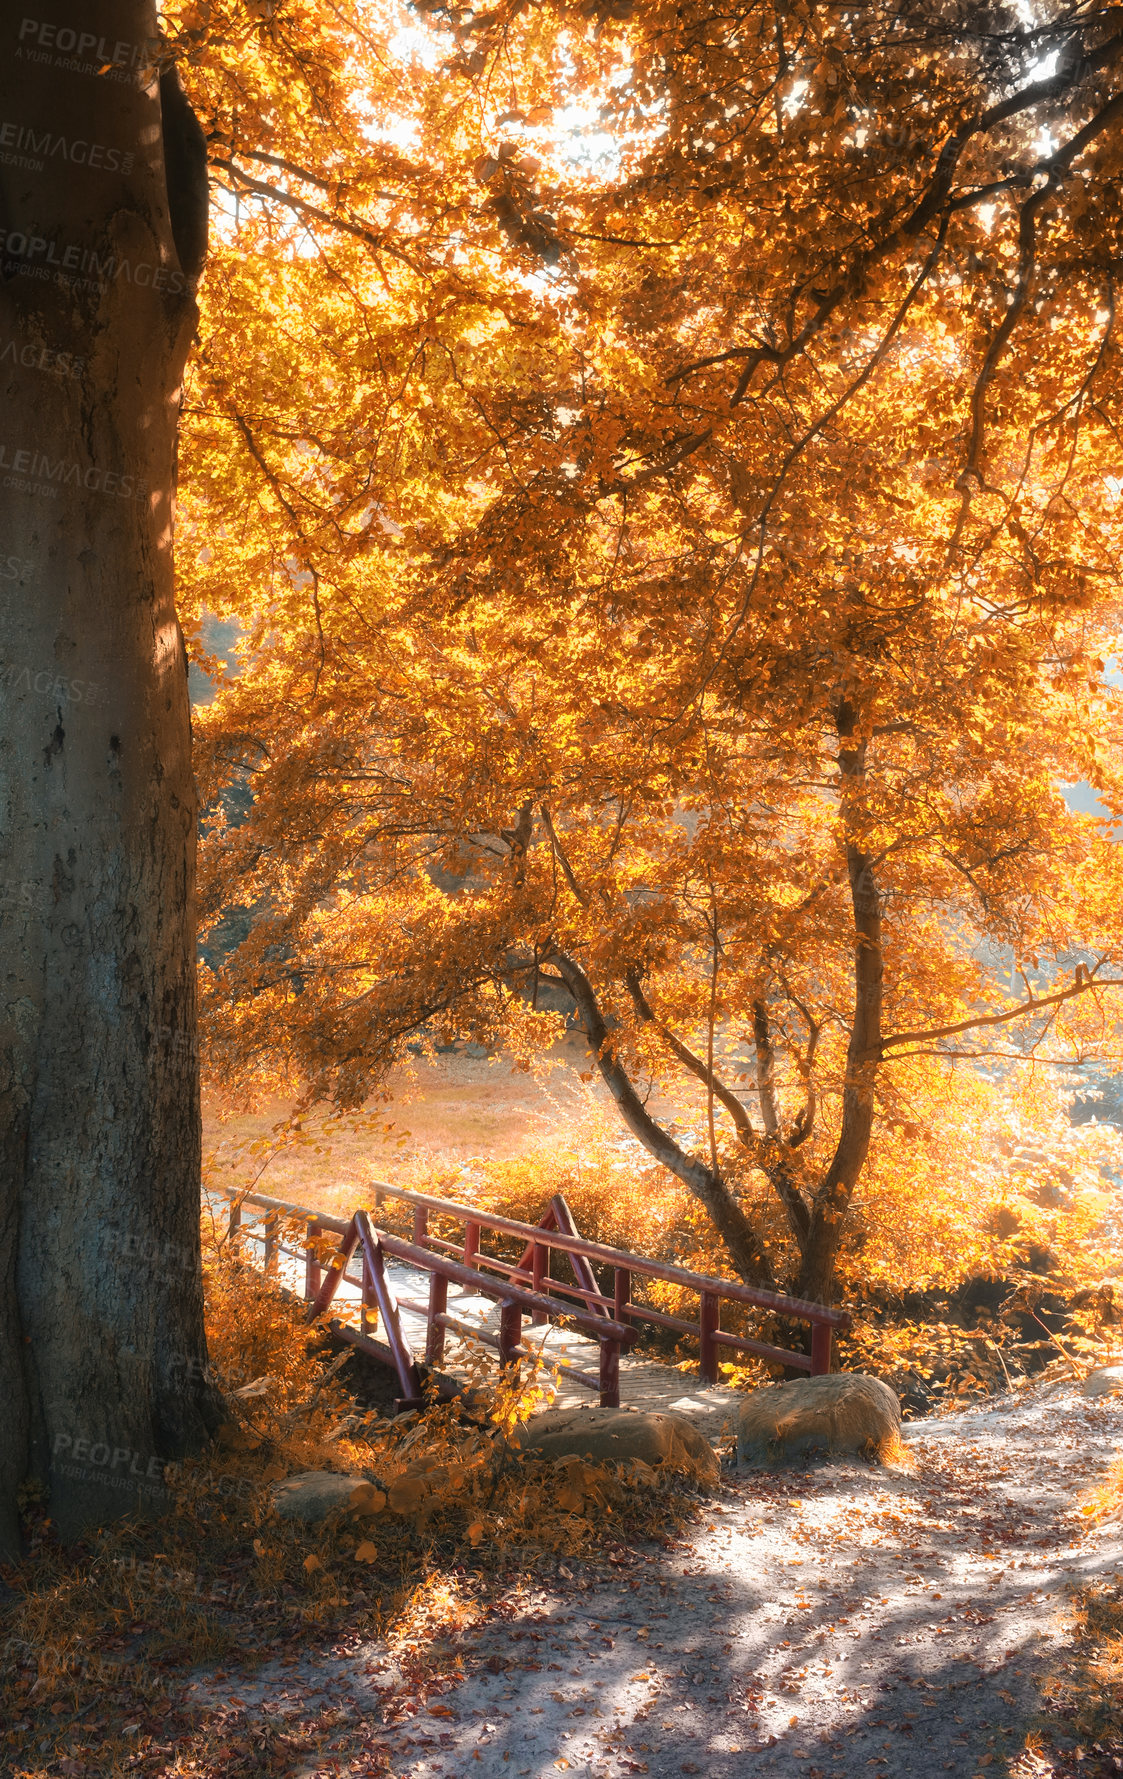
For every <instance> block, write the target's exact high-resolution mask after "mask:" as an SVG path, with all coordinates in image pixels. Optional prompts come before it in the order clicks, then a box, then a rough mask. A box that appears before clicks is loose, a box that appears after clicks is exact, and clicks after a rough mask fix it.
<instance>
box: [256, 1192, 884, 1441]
mask: <svg viewBox="0 0 1123 1779" xmlns="http://www.w3.org/2000/svg"><path fill="white" fill-rule="evenodd" d="M373 1190H374V1194H375V1205H376V1207H377V1206H379V1205H381V1204H382V1203H383V1202H384V1201H385V1200H386V1199H391V1200H394V1201H396V1202H398V1203H401V1204H403V1205H405V1206H406V1207H407V1208H409V1209H411V1210H412V1213H413V1240H412V1241H411V1242H407V1241H403V1240H402V1238H401V1237H399V1236H395V1235H392V1234H390V1233H389V1232H387V1231H384V1230H381V1229H376V1228H375V1227H374V1226H373V1225H372V1224H371V1223H370V1220H369V1217H368V1214H367V1213H366V1212H363V1211H359V1212H356V1214H355V1216H354V1217H352V1218H351V1219H350V1220H349V1221H347V1222H344V1221H343V1220H342V1219H341V1218H336V1217H329V1216H327V1215H325V1214H324V1213H323V1212H319V1211H313V1210H309V1209H308V1208H307V1207H305V1206H301V1205H295V1204H290V1203H287V1202H286V1201H285V1200H283V1199H275V1198H269V1197H267V1196H265V1195H264V1194H260V1193H245V1194H239V1193H238V1192H237V1191H235V1190H234V1189H231V1188H223V1189H222V1196H223V1197H225V1198H226V1199H228V1200H229V1201H230V1211H229V1229H230V1231H231V1233H233V1232H234V1231H236V1230H237V1229H238V1228H239V1227H240V1226H241V1224H242V1222H243V1216H244V1212H245V1210H246V1209H247V1208H249V1209H250V1210H251V1218H252V1221H254V1222H260V1223H262V1224H263V1226H264V1228H263V1234H262V1236H261V1237H260V1238H259V1239H260V1240H261V1242H262V1245H263V1248H264V1263H265V1269H266V1271H267V1272H270V1271H273V1270H275V1269H276V1265H277V1261H278V1257H279V1255H281V1254H282V1253H283V1254H286V1255H290V1256H292V1257H293V1258H294V1259H296V1260H298V1261H301V1260H302V1261H303V1263H304V1283H303V1295H304V1297H305V1298H306V1299H307V1300H308V1301H309V1304H310V1313H311V1315H312V1316H316V1315H321V1314H323V1313H324V1312H325V1311H326V1310H327V1308H328V1307H329V1305H330V1303H331V1300H332V1298H333V1296H334V1294H335V1291H336V1289H337V1288H338V1285H339V1284H340V1283H341V1282H342V1281H343V1280H346V1281H347V1282H348V1283H349V1284H351V1285H354V1286H356V1287H358V1288H359V1289H360V1292H361V1302H362V1326H361V1327H360V1329H358V1330H349V1329H348V1328H346V1327H344V1326H342V1325H340V1326H339V1330H338V1331H339V1332H340V1333H341V1334H342V1335H344V1337H345V1338H347V1339H352V1340H354V1341H355V1343H356V1344H358V1345H362V1346H364V1347H366V1348H368V1350H371V1351H373V1352H375V1353H376V1356H377V1357H379V1358H382V1359H385V1360H387V1361H390V1362H392V1363H393V1364H394V1366H395V1368H396V1370H397V1371H398V1375H399V1378H400V1379H401V1382H402V1385H403V1393H404V1399H405V1400H408V1401H413V1400H416V1399H417V1398H418V1397H419V1396H420V1373H419V1372H418V1370H417V1363H416V1360H415V1358H414V1356H413V1354H412V1351H411V1349H410V1348H409V1343H408V1341H406V1339H405V1336H404V1334H403V1333H402V1329H401V1323H400V1317H399V1316H398V1313H397V1311H398V1305H399V1304H400V1305H401V1307H402V1308H406V1309H409V1310H411V1311H413V1312H414V1313H416V1314H419V1315H422V1316H424V1317H425V1320H426V1347H425V1357H426V1361H427V1362H428V1363H429V1364H430V1365H433V1366H439V1365H440V1363H441V1361H442V1359H443V1355H444V1340H445V1333H446V1331H447V1330H449V1329H457V1330H466V1329H470V1331H471V1332H472V1333H473V1334H474V1335H475V1336H476V1338H477V1339H482V1340H483V1341H485V1342H486V1343H487V1344H489V1345H492V1346H494V1347H496V1348H497V1349H498V1352H499V1356H500V1359H501V1361H502V1362H503V1363H510V1362H512V1361H514V1360H517V1359H519V1358H520V1357H524V1356H525V1353H526V1349H524V1348H523V1346H522V1342H521V1326H522V1318H523V1316H524V1315H526V1316H528V1317H529V1318H530V1320H531V1321H532V1322H533V1323H535V1324H539V1325H541V1324H543V1323H546V1322H555V1321H565V1322H567V1323H570V1324H572V1325H574V1326H576V1327H578V1328H580V1329H581V1331H582V1333H585V1334H587V1335H589V1336H590V1337H591V1338H592V1339H595V1340H596V1341H598V1343H599V1345H600V1367H599V1372H598V1374H597V1375H596V1376H594V1375H593V1374H591V1373H586V1372H582V1371H578V1370H576V1368H574V1367H572V1366H567V1367H566V1376H567V1377H568V1378H572V1379H573V1381H574V1382H577V1383H580V1384H582V1385H584V1386H586V1387H587V1388H590V1389H596V1390H598V1391H599V1393H600V1398H601V1402H602V1404H603V1405H604V1406H606V1407H615V1406H617V1405H618V1403H619V1399H620V1398H619V1357H620V1350H621V1348H622V1347H624V1346H627V1345H630V1344H631V1342H632V1341H633V1340H634V1339H635V1338H636V1335H637V1334H638V1332H639V1324H641V1323H645V1322H647V1323H651V1324H653V1325H654V1326H656V1327H660V1328H669V1329H671V1330H673V1331H674V1332H676V1333H680V1334H686V1335H695V1336H696V1337H697V1340H698V1347H699V1365H700V1370H701V1374H702V1377H703V1379H704V1380H705V1382H706V1383H708V1384H714V1383H716V1382H717V1381H718V1367H719V1364H720V1358H721V1354H722V1352H723V1351H725V1352H738V1353H753V1354H756V1355H757V1356H759V1357H761V1358H764V1359H767V1360H770V1361H771V1362H772V1363H774V1364H780V1365H784V1366H790V1367H794V1368H796V1369H799V1370H803V1371H808V1372H810V1373H811V1375H812V1376H813V1377H814V1376H818V1375H820V1374H821V1373H823V1372H827V1371H829V1370H830V1367H831V1349H832V1340H833V1334H834V1330H835V1329H836V1328H837V1329H843V1328H846V1327H847V1326H848V1325H849V1322H850V1315H849V1312H848V1311H846V1310H843V1309H836V1308H834V1307H833V1306H831V1305H827V1304H818V1303H811V1302H808V1301H807V1300H806V1299H803V1298H796V1297H787V1296H784V1295H783V1294H781V1293H779V1292H775V1291H765V1290H761V1289H759V1288H757V1287H756V1286H752V1285H744V1284H742V1283H741V1282H740V1281H738V1280H733V1279H720V1278H714V1277H711V1276H710V1275H708V1274H705V1273H696V1272H691V1271H688V1270H687V1269H686V1268H685V1267H680V1266H672V1265H670V1264H669V1263H668V1262H666V1261H661V1260H649V1259H648V1258H646V1256H644V1255H640V1254H632V1253H629V1252H627V1251H626V1250H625V1249H623V1248H610V1247H606V1246H605V1245H604V1244H603V1243H601V1242H591V1241H588V1240H586V1238H585V1237H584V1236H582V1235H580V1234H579V1233H578V1231H577V1229H576V1226H575V1225H574V1222H573V1218H572V1215H571V1213H570V1210H569V1206H568V1205H567V1204H566V1202H565V1199H564V1198H563V1197H562V1196H561V1195H560V1194H558V1195H557V1196H556V1197H555V1198H554V1199H553V1200H552V1201H551V1204H550V1207H549V1209H548V1210H547V1212H546V1215H545V1216H544V1218H543V1220H542V1221H541V1222H540V1223H520V1222H518V1221H516V1220H515V1219H514V1218H511V1217H501V1216H498V1215H496V1214H494V1213H492V1212H488V1211H482V1210H480V1209H478V1207H476V1206H474V1205H467V1204H461V1203H458V1202H457V1201H456V1200H453V1199H445V1198H436V1197H433V1196H431V1195H430V1194H428V1193H422V1192H411V1191H409V1190H408V1189H407V1188H405V1187H402V1186H391V1185H389V1184H387V1183H385V1182H383V1181H378V1182H376V1183H375V1185H374V1188H373ZM430 1218H442V1219H446V1220H450V1221H452V1222H454V1223H459V1224H460V1225H462V1227H463V1236H462V1237H461V1239H460V1240H459V1241H450V1240H449V1239H448V1238H447V1237H444V1236H440V1235H438V1234H436V1233H435V1232H434V1231H432V1230H431V1228H430ZM294 1222H300V1223H303V1224H304V1238H305V1239H304V1242H303V1244H302V1245H301V1246H300V1247H299V1248H295V1247H290V1246H288V1245H287V1244H285V1243H283V1242H282V1240H281V1231H282V1226H283V1225H285V1224H287V1225H288V1226H289V1227H290V1228H291V1226H292V1224H293V1223H294ZM484 1230H488V1231H491V1232H493V1233H494V1234H496V1235H502V1236H508V1237H515V1238H518V1239H520V1240H521V1241H522V1242H523V1243H524V1249H523V1254H522V1257H521V1259H520V1260H519V1261H518V1262H511V1261H509V1260H504V1259H501V1258H499V1257H497V1256H495V1255H491V1254H487V1253H486V1252H483V1251H482V1250H481V1248H480V1237H481V1234H482V1232H483V1231H484ZM330 1235H338V1236H339V1237H341V1238H342V1240H341V1243H340V1247H339V1250H338V1252H337V1253H336V1254H335V1255H334V1256H332V1258H331V1260H330V1262H329V1264H328V1265H327V1266H326V1267H325V1265H324V1259H325V1254H324V1238H325V1236H330ZM357 1250H359V1251H361V1271H360V1275H359V1276H358V1277H356V1276H355V1275H354V1274H353V1273H352V1272H350V1271H349V1268H350V1266H351V1263H352V1260H353V1258H354V1256H355V1254H356V1251H357ZM551 1250H554V1251H557V1252H561V1253H563V1254H565V1255H566V1256H567V1257H568V1260H569V1263H570V1266H571V1268H572V1271H573V1275H574V1283H573V1284H569V1283H568V1282H567V1281H563V1280H558V1279H553V1278H551V1277H550V1276H549V1255H550V1251H551ZM386 1257H391V1258H394V1259H397V1260H400V1261H403V1262H405V1263H406V1264H407V1265H409V1266H411V1267H415V1268H417V1269H418V1270H419V1271H422V1272H427V1273H428V1274H429V1276H430V1287H429V1296H428V1302H427V1303H424V1304H423V1303H420V1302H416V1301H414V1300H412V1299H410V1298H406V1297H398V1298H395V1296H394V1293H393V1291H392V1290H391V1289H390V1285H389V1281H388V1280H387V1278H386V1276H385V1259H386ZM594 1265H596V1266H599V1267H602V1268H608V1269H611V1271H612V1277H613V1294H612V1296H611V1297H609V1296H608V1295H607V1294H606V1293H604V1292H602V1291H601V1290H600V1289H599V1287H598V1284H597V1280H596V1277H595V1274H594V1272H593V1267H594ZM497 1274H498V1277H497V1276H495V1275H497ZM636 1276H639V1277H646V1278H651V1279H659V1280H663V1281H665V1282H666V1283H669V1284H673V1285H677V1286H680V1287H682V1288H684V1289H686V1290H687V1291H689V1292H692V1293H696V1294H697V1297H698V1318H697V1321H688V1320H686V1318H685V1317H682V1316H672V1315H668V1314H666V1313H665V1312H663V1311H661V1310H655V1309H652V1308H651V1307H649V1306H648V1305H646V1304H636V1303H633V1302H632V1300H631V1291H632V1280H633V1278H634V1277H636ZM450 1283H457V1284H460V1285H464V1286H468V1287H470V1288H471V1289H473V1290H474V1291H476V1292H477V1293H478V1294H479V1295H481V1296H485V1297H490V1298H493V1299H495V1300H497V1301H498V1302H499V1304H500V1306H501V1307H500V1329H499V1334H498V1336H493V1335H490V1334H488V1333H487V1332H486V1331H484V1330H481V1329H480V1328H479V1326H478V1324H476V1323H475V1322H472V1323H468V1322H467V1321H465V1319H464V1318H462V1317H458V1316H456V1315H454V1314H450V1312H449V1310H448V1287H449V1284H450ZM569 1298H572V1299H576V1300H577V1301H576V1302H575V1303H572V1302H567V1301H565V1299H569ZM723 1302H729V1303H738V1304H744V1305H748V1306H751V1307H754V1308H758V1309H766V1310H771V1311H773V1312H774V1313H775V1314H777V1315H780V1316H782V1317H784V1318H787V1319H790V1320H794V1321H802V1322H806V1323H808V1324H809V1325H810V1327H811V1351H810V1353H809V1354H808V1353H804V1352H800V1351H793V1350H790V1349H787V1348H784V1347H778V1346H774V1345H772V1344H770V1343H769V1342H767V1341H760V1340H754V1339H752V1338H751V1337H749V1336H746V1335H740V1334H732V1333H729V1332H728V1331H727V1330H725V1329H723V1328H722V1326H721V1305H722V1303H723ZM375 1307H377V1310H378V1313H379V1316H380V1318H381V1321H382V1324H383V1327H384V1329H385V1331H386V1335H387V1341H388V1346H387V1347H381V1348H380V1347H379V1345H378V1343H376V1342H373V1341H371V1340H370V1338H369V1336H368V1335H367V1333H366V1320H367V1314H368V1311H369V1310H370V1309H373V1308H375Z"/></svg>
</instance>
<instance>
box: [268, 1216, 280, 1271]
mask: <svg viewBox="0 0 1123 1779" xmlns="http://www.w3.org/2000/svg"><path fill="white" fill-rule="evenodd" d="M279 1222H280V1219H279V1217H278V1215H277V1213H276V1211H270V1212H269V1214H268V1216H267V1217H266V1219H265V1271H266V1273H267V1274H271V1273H275V1272H276V1270H277V1226H278V1223H279Z"/></svg>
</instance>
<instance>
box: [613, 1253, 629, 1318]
mask: <svg viewBox="0 0 1123 1779" xmlns="http://www.w3.org/2000/svg"><path fill="white" fill-rule="evenodd" d="M631 1295H632V1275H631V1273H630V1272H629V1271H628V1269H627V1267H626V1266H618V1267H617V1268H616V1271H615V1274H614V1284H613V1291H612V1297H613V1305H614V1307H613V1311H612V1319H613V1321H614V1322H623V1321H624V1319H625V1311H626V1310H627V1308H628V1299H629V1298H630V1297H631Z"/></svg>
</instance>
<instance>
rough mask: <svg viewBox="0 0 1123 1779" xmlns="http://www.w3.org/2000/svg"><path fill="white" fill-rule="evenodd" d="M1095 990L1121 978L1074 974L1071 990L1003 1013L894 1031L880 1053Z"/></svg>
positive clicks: (1120, 983)
mask: <svg viewBox="0 0 1123 1779" xmlns="http://www.w3.org/2000/svg"><path fill="white" fill-rule="evenodd" d="M1095 988H1123V976H1088V975H1086V974H1085V975H1081V974H1079V972H1078V974H1077V980H1076V981H1075V982H1074V983H1073V985H1072V987H1071V988H1062V989H1059V990H1058V991H1057V993H1056V994H1051V995H1041V996H1039V997H1035V996H1034V995H1032V994H1031V995H1030V997H1029V999H1028V1000H1026V1001H1023V1002H1022V1004H1021V1005H1020V1006H1018V1007H1011V1008H1009V1009H1008V1010H1007V1011H1006V1012H1005V1013H980V1014H978V1015H977V1016H976V1017H975V1018H973V1019H961V1020H960V1021H959V1022H958V1024H956V1025H944V1026H936V1027H934V1028H933V1029H932V1030H931V1031H921V1032H894V1033H892V1034H891V1035H890V1036H889V1037H887V1038H883V1039H882V1040H881V1047H882V1049H883V1050H886V1049H888V1047H889V1045H890V1044H931V1043H932V1042H933V1041H934V1040H935V1039H936V1038H954V1037H957V1036H958V1035H959V1033H960V1032H974V1031H979V1030H981V1029H982V1028H983V1027H984V1026H990V1025H1007V1024H1009V1022H1010V1021H1011V1020H1014V1019H1024V1018H1025V1017H1026V1015H1027V1014H1030V1013H1040V1012H1041V1011H1042V1010H1043V1009H1044V1008H1046V1007H1059V1006H1060V1005H1061V1004H1062V1002H1064V1001H1071V1000H1075V999H1076V997H1077V996H1078V995H1086V994H1089V993H1090V992H1091V991H1092V990H1093V989H1095Z"/></svg>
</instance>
